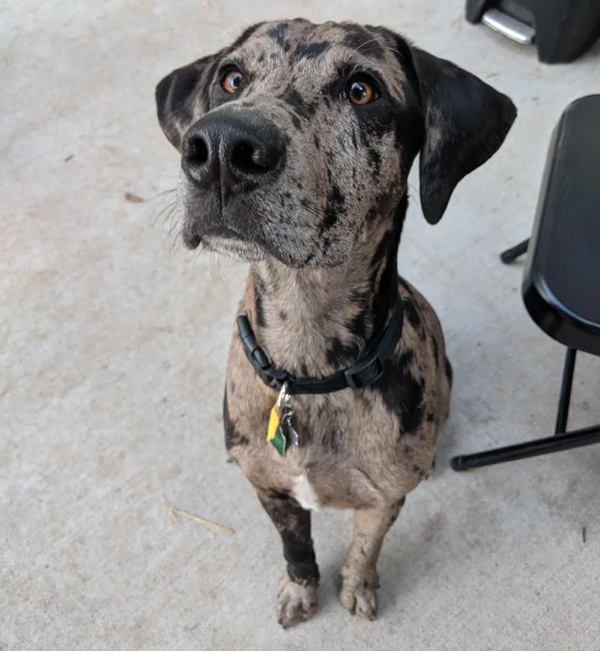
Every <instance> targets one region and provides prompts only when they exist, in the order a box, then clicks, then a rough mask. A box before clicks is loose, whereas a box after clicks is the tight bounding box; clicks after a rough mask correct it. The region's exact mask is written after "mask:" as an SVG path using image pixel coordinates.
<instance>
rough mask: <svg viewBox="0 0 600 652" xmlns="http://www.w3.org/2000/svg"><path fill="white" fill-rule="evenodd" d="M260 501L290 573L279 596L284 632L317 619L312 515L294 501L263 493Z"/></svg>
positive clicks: (315, 563)
mask: <svg viewBox="0 0 600 652" xmlns="http://www.w3.org/2000/svg"><path fill="white" fill-rule="evenodd" d="M258 497H259V499H260V502H261V503H262V505H263V507H264V508H265V509H266V511H267V513H268V514H269V516H270V517H271V520H272V521H273V523H274V524H275V527H276V528H277V530H278V531H279V534H280V535H281V540H282V541H283V556H284V557H285V560H286V561H287V572H286V573H285V574H284V576H283V577H282V578H281V583H280V586H279V593H278V595H277V619H278V621H279V624H280V625H282V626H283V627H284V628H285V627H291V626H292V625H295V624H296V623H299V622H302V621H303V620H308V619H309V618H310V617H311V616H314V614H315V613H316V611H317V605H318V594H317V587H318V584H319V569H318V567H317V562H316V558H315V551H314V548H313V542H312V538H311V534H310V512H309V511H307V510H305V509H302V507H300V505H299V504H298V503H297V502H296V501H295V500H294V499H293V498H288V497H285V496H281V495H276V496H273V495H267V494H265V493H263V492H261V491H259V492H258Z"/></svg>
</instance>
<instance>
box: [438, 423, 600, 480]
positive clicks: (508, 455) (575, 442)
mask: <svg viewBox="0 0 600 652" xmlns="http://www.w3.org/2000/svg"><path fill="white" fill-rule="evenodd" d="M590 444H600V424H598V425H596V426H590V427H589V428H581V430H573V431H572V432H565V433H562V434H560V435H552V436H551V437H545V438H544V439H535V440H533V441H526V442H523V443H522V444H515V445H514V446H504V447H503V448H495V449H493V450H489V451H484V452H483V453H473V454H472V455H457V456H456V457H453V458H452V460H451V464H452V468H453V469H454V470H455V471H466V470H468V469H474V468H476V467H479V466H489V465H490V464H499V463H500V462H512V461H514V460H523V459H525V458H527V457H535V456H536V455H545V454H546V453H559V452H560V451H566V450H569V449H571V448H579V447H580V446H589V445H590Z"/></svg>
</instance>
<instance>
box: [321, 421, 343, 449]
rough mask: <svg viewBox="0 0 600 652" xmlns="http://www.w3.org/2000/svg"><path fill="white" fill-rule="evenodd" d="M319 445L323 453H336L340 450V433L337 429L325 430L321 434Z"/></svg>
mask: <svg viewBox="0 0 600 652" xmlns="http://www.w3.org/2000/svg"><path fill="white" fill-rule="evenodd" d="M321 444H322V446H323V448H324V450H325V451H327V452H330V453H337V452H338V451H339V450H340V432H339V431H338V430H337V428H335V427H332V428H327V430H325V432H324V434H323V438H322V440H321Z"/></svg>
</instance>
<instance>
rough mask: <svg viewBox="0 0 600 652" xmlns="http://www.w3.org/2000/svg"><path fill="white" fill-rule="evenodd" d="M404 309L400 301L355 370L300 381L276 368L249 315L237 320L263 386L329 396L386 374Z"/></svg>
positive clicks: (247, 353) (292, 392) (402, 319)
mask: <svg viewBox="0 0 600 652" xmlns="http://www.w3.org/2000/svg"><path fill="white" fill-rule="evenodd" d="M403 324H404V308H403V306H402V301H401V300H400V299H398V301H397V302H396V305H395V307H394V310H393V311H392V314H391V316H390V318H389V321H388V323H387V325H386V327H385V329H384V331H383V333H382V335H381V338H380V340H379V342H378V343H377V344H376V345H375V346H374V347H373V350H372V351H370V352H369V353H367V354H365V355H363V356H362V357H360V358H359V359H358V360H357V361H356V362H355V363H354V364H353V365H352V366H351V367H348V368H347V369H341V370H340V371H336V372H335V373H334V374H331V376H326V377H325V378H296V377H294V376H292V375H291V374H289V373H288V372H287V371H285V370H284V369H280V368H279V367H277V366H275V365H274V364H273V363H272V362H271V361H270V360H269V357H268V356H267V354H266V353H265V352H264V350H263V349H262V348H261V347H260V346H259V345H258V342H257V341H256V338H255V336H254V332H253V330H252V326H250V322H249V320H248V317H246V315H240V316H239V317H238V318H237V327H238V334H239V336H240V340H241V342H242V346H243V347H244V351H245V353H246V357H247V358H248V360H249V361H250V364H251V365H252V366H253V367H254V370H255V371H256V373H257V374H258V375H259V377H260V378H261V380H262V381H263V383H265V384H266V385H268V386H269V387H271V388H272V389H281V388H282V387H283V384H284V383H287V390H286V391H287V393H288V394H290V395H293V394H329V393H331V392H339V391H340V390H342V389H347V388H348V387H351V388H352V389H361V388H362V387H367V386H368V385H372V384H373V383H376V382H377V381H378V380H379V379H380V378H381V376H383V374H384V372H385V365H386V362H387V361H388V359H389V358H390V356H391V355H392V353H393V352H394V351H395V350H396V345H397V344H398V342H399V341H400V338H401V337H402V327H403Z"/></svg>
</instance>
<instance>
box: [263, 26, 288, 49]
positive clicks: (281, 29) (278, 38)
mask: <svg viewBox="0 0 600 652" xmlns="http://www.w3.org/2000/svg"><path fill="white" fill-rule="evenodd" d="M289 28H290V26H289V24H288V23H279V24H278V25H275V27H271V28H270V29H268V30H267V36H269V37H270V38H272V39H273V40H274V41H275V43H277V45H278V46H279V47H281V48H285V44H286V40H285V36H286V34H287V33H288V30H289ZM288 49H289V45H288Z"/></svg>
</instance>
